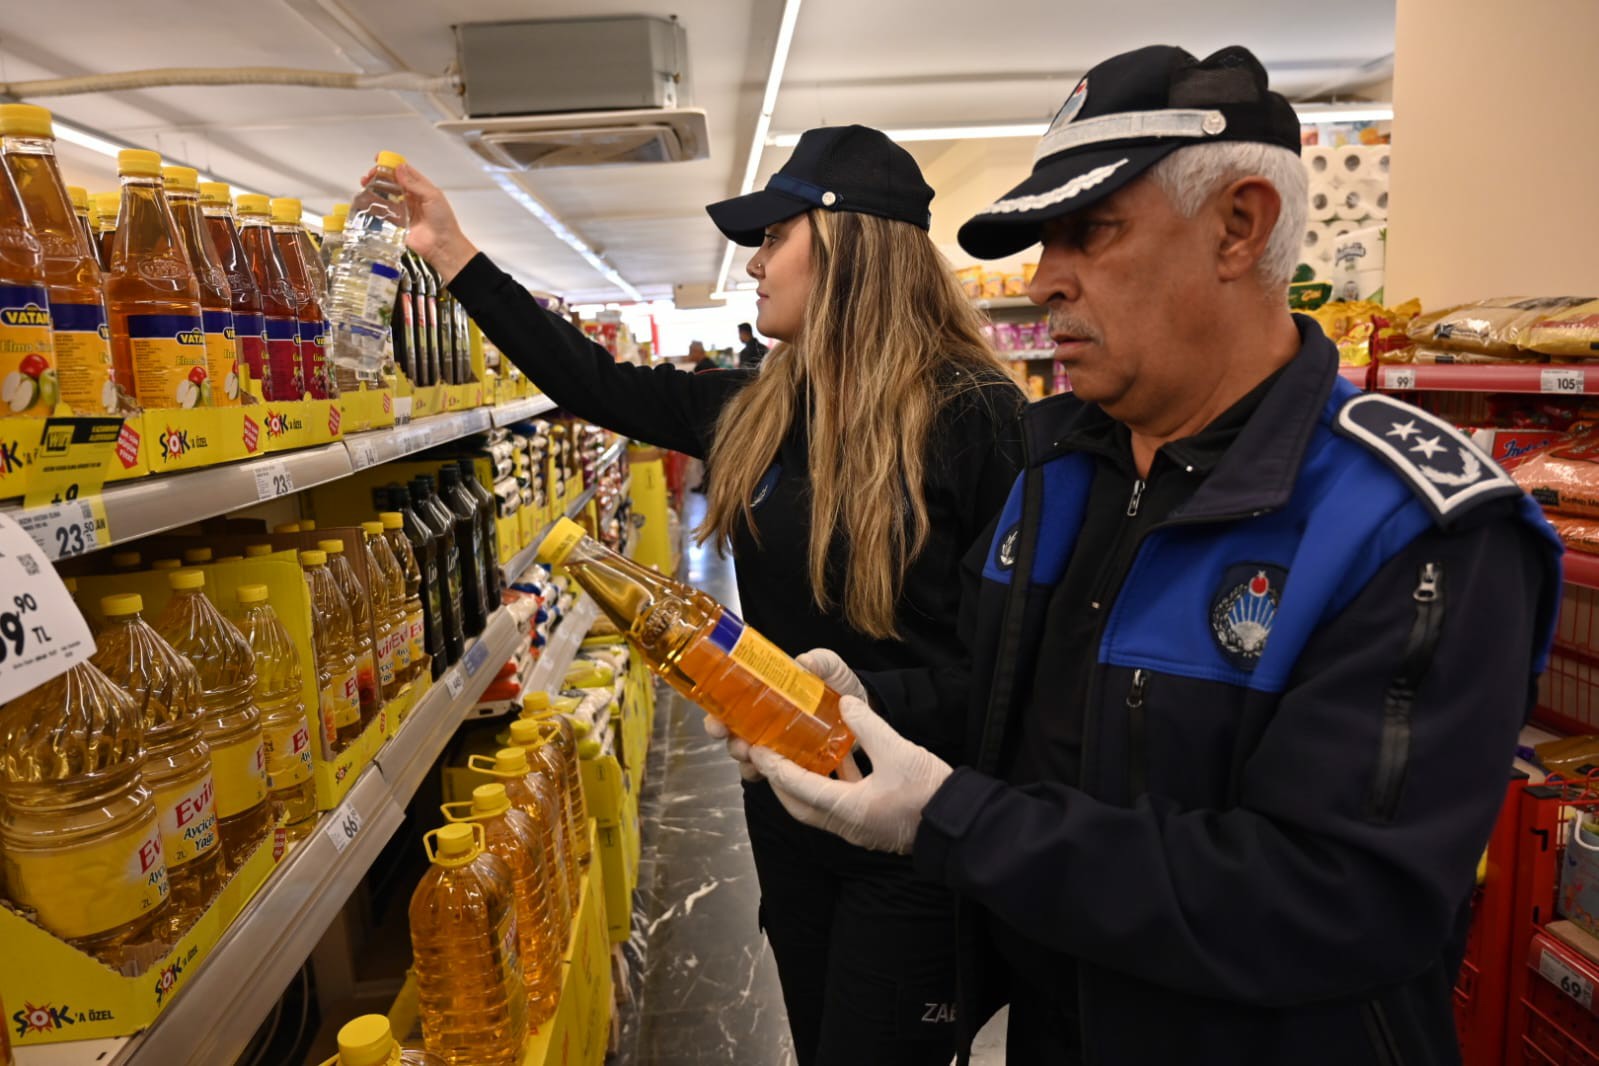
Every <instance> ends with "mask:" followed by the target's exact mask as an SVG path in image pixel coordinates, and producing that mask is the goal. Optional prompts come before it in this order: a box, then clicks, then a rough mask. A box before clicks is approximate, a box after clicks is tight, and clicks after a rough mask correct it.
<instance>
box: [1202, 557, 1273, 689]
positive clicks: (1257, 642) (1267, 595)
mask: <svg viewBox="0 0 1599 1066" xmlns="http://www.w3.org/2000/svg"><path fill="white" fill-rule="evenodd" d="M1287 576H1288V575H1287V573H1286V572H1285V571H1284V570H1282V568H1280V567H1276V566H1269V565H1266V564H1263V563H1245V564H1242V565H1239V566H1234V567H1231V568H1229V569H1228V571H1227V573H1226V575H1224V576H1223V578H1222V582H1221V588H1220V590H1219V591H1218V592H1217V593H1216V595H1215V597H1214V598H1212V600H1211V604H1210V635H1211V637H1212V638H1213V639H1214V640H1215V641H1216V647H1217V648H1218V649H1219V650H1220V651H1221V653H1222V656H1223V657H1224V658H1225V659H1226V660H1227V661H1228V662H1230V663H1232V664H1233V665H1234V666H1236V667H1238V668H1239V669H1241V670H1253V669H1254V668H1255V665H1256V664H1257V663H1259V662H1260V657H1261V655H1262V654H1263V653H1264V652H1265V650H1266V638H1267V637H1269V636H1271V627H1272V623H1273V622H1274V621H1276V619H1277V606H1278V604H1279V603H1280V602H1281V599H1282V587H1283V581H1284V579H1285V578H1286V577H1287Z"/></svg>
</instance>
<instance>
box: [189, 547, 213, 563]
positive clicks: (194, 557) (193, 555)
mask: <svg viewBox="0 0 1599 1066" xmlns="http://www.w3.org/2000/svg"><path fill="white" fill-rule="evenodd" d="M183 561H184V562H186V563H191V564H192V563H209V562H210V561H211V549H210V548H186V549H184V552H183Z"/></svg>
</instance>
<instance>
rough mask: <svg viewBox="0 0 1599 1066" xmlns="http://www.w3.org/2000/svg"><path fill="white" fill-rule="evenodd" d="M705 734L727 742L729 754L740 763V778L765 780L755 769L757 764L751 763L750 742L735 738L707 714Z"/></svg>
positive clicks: (725, 727) (753, 780)
mask: <svg viewBox="0 0 1599 1066" xmlns="http://www.w3.org/2000/svg"><path fill="white" fill-rule="evenodd" d="M705 732H706V734H707V735H708V736H713V737H715V738H716V739H717V740H725V741H727V753H728V755H730V756H732V758H733V761H734V762H736V763H738V776H740V777H742V778H743V779H744V780H746V781H750V782H755V781H760V780H763V778H762V777H761V772H760V771H759V770H757V769H755V764H754V763H752V762H750V742H749V741H747V740H740V739H739V738H738V737H735V736H734V735H733V733H732V731H731V730H729V729H728V728H727V726H725V725H723V724H722V722H721V720H720V719H718V718H715V717H713V716H712V715H709V714H707V715H706V716H705Z"/></svg>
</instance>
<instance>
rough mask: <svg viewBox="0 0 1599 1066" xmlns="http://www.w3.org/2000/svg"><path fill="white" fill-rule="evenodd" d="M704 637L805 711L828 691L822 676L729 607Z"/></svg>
mask: <svg viewBox="0 0 1599 1066" xmlns="http://www.w3.org/2000/svg"><path fill="white" fill-rule="evenodd" d="M706 639H707V640H709V641H710V642H711V643H712V644H713V645H715V646H716V647H718V648H720V649H722V651H724V652H726V653H727V657H728V658H730V659H732V660H733V661H734V662H736V663H738V665H740V666H742V667H743V668H744V669H745V670H746V671H748V672H749V673H751V674H753V675H754V676H755V677H756V678H758V679H759V680H760V681H762V682H763V683H764V684H765V685H766V686H767V687H768V688H770V689H773V690H774V691H776V692H777V693H779V694H780V695H782V696H785V697H787V698H788V700H789V702H790V703H793V704H794V705H795V706H796V707H798V708H799V709H800V710H802V711H804V712H805V713H806V714H815V713H816V708H817V707H819V706H821V703H822V696H823V695H824V694H825V693H826V692H827V685H826V684H825V683H824V682H823V681H822V679H821V678H819V677H817V676H816V675H815V674H813V673H811V672H810V671H808V670H806V669H805V668H804V667H803V666H801V665H800V664H799V663H797V662H795V661H794V660H793V659H790V658H789V657H788V655H787V654H786V653H785V652H784V651H783V649H781V648H779V647H778V646H777V645H776V644H773V643H772V642H771V641H769V640H767V639H766V638H765V637H763V636H761V635H760V634H759V633H757V632H755V630H753V629H751V628H749V627H748V626H746V625H745V624H744V620H743V619H741V618H740V617H739V616H738V615H736V614H734V613H733V612H732V611H729V610H725V609H724V610H723V611H722V617H721V618H719V619H717V621H716V625H715V627H714V628H712V630H711V632H710V633H709V634H708V635H707V637H706Z"/></svg>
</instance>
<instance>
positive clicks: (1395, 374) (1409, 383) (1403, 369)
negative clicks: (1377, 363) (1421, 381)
mask: <svg viewBox="0 0 1599 1066" xmlns="http://www.w3.org/2000/svg"><path fill="white" fill-rule="evenodd" d="M1382 387H1383V388H1385V389H1401V390H1403V389H1413V388H1415V387H1416V370H1415V368H1414V367H1408V366H1386V367H1383V371H1382Z"/></svg>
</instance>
